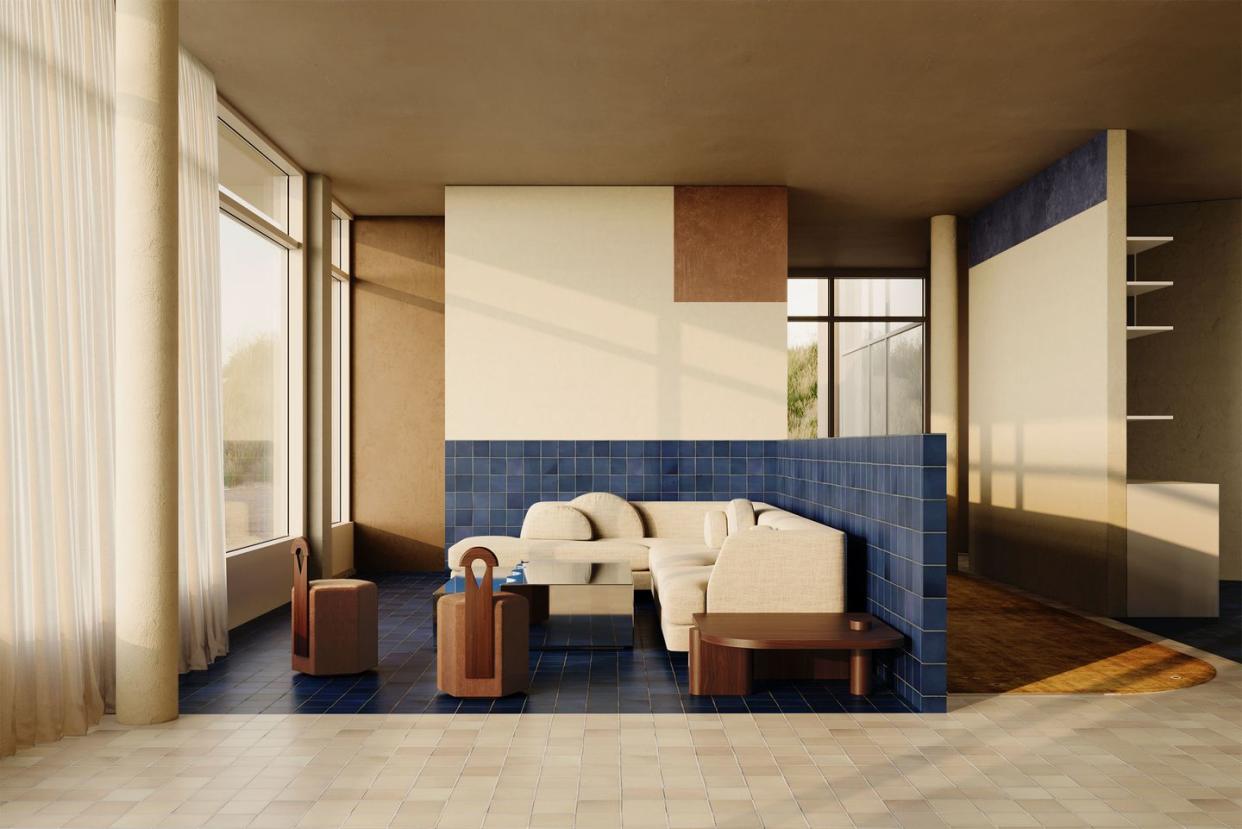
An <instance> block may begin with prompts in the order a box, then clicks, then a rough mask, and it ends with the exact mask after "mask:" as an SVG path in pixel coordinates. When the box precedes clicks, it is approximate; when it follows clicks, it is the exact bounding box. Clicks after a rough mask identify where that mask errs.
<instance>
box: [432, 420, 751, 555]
mask: <svg viewBox="0 0 1242 829" xmlns="http://www.w3.org/2000/svg"><path fill="white" fill-rule="evenodd" d="M763 447H764V442H763V441H760V440H680V441H679V440H450V441H446V442H445V445H444V533H445V543H446V544H449V545H452V544H454V543H456V542H458V541H460V540H461V539H463V538H466V537H467V536H471V535H517V534H518V532H519V531H520V530H521V529H522V518H523V517H524V516H525V515H526V509H527V508H528V507H529V506H530V505H531V504H533V503H535V502H536V501H568V500H570V499H571V498H574V497H575V496H577V495H581V494H582V493H584V492H613V493H616V494H617V495H620V496H621V497H622V498H625V499H627V500H630V501H716V500H728V499H730V498H751V499H752V500H756V501H760V500H763V495H764V484H765V478H764V463H763Z"/></svg>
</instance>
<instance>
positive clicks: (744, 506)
mask: <svg viewBox="0 0 1242 829" xmlns="http://www.w3.org/2000/svg"><path fill="white" fill-rule="evenodd" d="M725 515H727V516H728V518H729V535H736V534H737V533H740V532H743V531H744V530H749V529H750V528H751V527H753V526H755V506H754V504H752V503H751V502H750V501H749V500H747V499H746V498H734V499H733V500H732V501H730V502H729V506H727V507H726V508H725Z"/></svg>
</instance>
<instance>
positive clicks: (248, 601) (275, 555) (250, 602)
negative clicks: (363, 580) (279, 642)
mask: <svg viewBox="0 0 1242 829" xmlns="http://www.w3.org/2000/svg"><path fill="white" fill-rule="evenodd" d="M227 572H228V592H229V628H230V629H232V628H235V627H237V626H238V625H240V624H244V623H245V622H249V621H250V620H251V619H254V618H256V617H258V616H262V615H263V614H264V613H267V612H268V611H270V610H275V609H276V608H278V607H280V606H281V605H283V604H288V603H289V591H290V590H292V589H293V556H292V555H291V554H290V543H289V541H288V540H281V541H274V542H272V543H271V544H264V545H262V546H259V547H254V548H252V549H249V550H246V552H244V553H235V554H233V555H231V556H229V557H228V568H227ZM353 572H354V525H353V524H350V523H345V524H336V525H334V526H333V527H332V576H333V577H335V578H340V577H342V576H348V575H350V574H352V573H353Z"/></svg>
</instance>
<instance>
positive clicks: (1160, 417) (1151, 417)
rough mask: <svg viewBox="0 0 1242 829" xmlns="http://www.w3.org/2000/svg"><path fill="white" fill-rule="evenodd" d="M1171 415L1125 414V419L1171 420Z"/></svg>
mask: <svg viewBox="0 0 1242 829" xmlns="http://www.w3.org/2000/svg"><path fill="white" fill-rule="evenodd" d="M1172 419H1173V415H1126V420H1172Z"/></svg>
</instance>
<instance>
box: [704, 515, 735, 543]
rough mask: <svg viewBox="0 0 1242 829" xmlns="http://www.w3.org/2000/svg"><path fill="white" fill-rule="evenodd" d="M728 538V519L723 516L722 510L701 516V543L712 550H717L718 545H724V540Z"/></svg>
mask: <svg viewBox="0 0 1242 829" xmlns="http://www.w3.org/2000/svg"><path fill="white" fill-rule="evenodd" d="M728 537H729V519H728V518H727V517H726V516H725V514H724V510H712V511H711V512H708V513H704V515H703V543H704V544H706V545H707V546H708V547H711V548H712V549H713V550H719V549H720V545H721V544H724V540H725V539H726V538H728Z"/></svg>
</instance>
